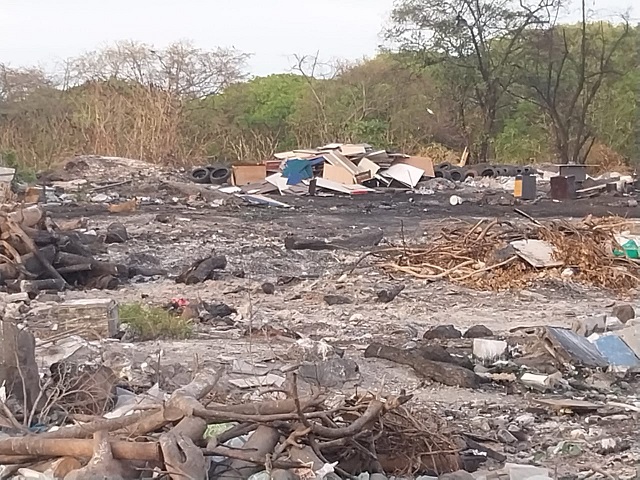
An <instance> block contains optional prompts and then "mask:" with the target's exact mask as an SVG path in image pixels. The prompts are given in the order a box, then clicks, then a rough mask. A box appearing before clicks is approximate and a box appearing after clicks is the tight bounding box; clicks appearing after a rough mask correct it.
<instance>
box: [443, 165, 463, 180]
mask: <svg viewBox="0 0 640 480" xmlns="http://www.w3.org/2000/svg"><path fill="white" fill-rule="evenodd" d="M447 173H448V174H449V177H450V178H451V180H453V181H454V182H461V181H462V180H464V178H465V177H464V173H465V172H464V170H462V169H461V168H456V167H452V168H450V169H449V170H447Z"/></svg>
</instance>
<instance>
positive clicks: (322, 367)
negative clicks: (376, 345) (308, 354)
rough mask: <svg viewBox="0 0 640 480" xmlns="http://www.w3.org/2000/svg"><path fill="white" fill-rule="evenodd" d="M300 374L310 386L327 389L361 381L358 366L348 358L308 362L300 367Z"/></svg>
mask: <svg viewBox="0 0 640 480" xmlns="http://www.w3.org/2000/svg"><path fill="white" fill-rule="evenodd" d="M298 374H299V375H300V378H302V379H303V380H304V381H305V382H307V383H308V384H310V385H315V386H318V387H326V388H336V387H342V386H343V385H344V384H345V383H346V382H355V381H358V380H360V368H359V367H358V364H357V363H356V362H354V361H353V360H349V359H348V358H332V359H330V360H326V361H323V362H313V363H311V362H306V363H303V364H302V365H300V368H299V369H298Z"/></svg>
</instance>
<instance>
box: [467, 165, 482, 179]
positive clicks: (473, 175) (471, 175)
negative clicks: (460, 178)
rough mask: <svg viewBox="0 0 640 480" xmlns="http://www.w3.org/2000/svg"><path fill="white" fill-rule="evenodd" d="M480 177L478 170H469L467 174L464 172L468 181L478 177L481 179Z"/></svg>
mask: <svg viewBox="0 0 640 480" xmlns="http://www.w3.org/2000/svg"><path fill="white" fill-rule="evenodd" d="M479 176H480V174H479V173H478V172H477V171H476V170H474V169H472V168H470V169H469V170H467V171H466V172H464V178H465V180H466V179H467V178H476V177H479Z"/></svg>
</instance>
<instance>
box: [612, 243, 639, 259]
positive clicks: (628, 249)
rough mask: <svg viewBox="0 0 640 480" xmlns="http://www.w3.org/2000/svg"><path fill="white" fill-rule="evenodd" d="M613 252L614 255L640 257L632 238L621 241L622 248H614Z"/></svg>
mask: <svg viewBox="0 0 640 480" xmlns="http://www.w3.org/2000/svg"><path fill="white" fill-rule="evenodd" d="M613 254H614V255H615V256H616V257H627V258H640V251H639V247H638V244H637V243H636V242H635V241H634V240H627V241H626V242H625V243H623V244H622V250H620V249H619V248H614V249H613Z"/></svg>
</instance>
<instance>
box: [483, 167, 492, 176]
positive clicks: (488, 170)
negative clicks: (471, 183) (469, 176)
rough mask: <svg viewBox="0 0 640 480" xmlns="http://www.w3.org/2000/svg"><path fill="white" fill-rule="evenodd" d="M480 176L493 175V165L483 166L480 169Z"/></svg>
mask: <svg viewBox="0 0 640 480" xmlns="http://www.w3.org/2000/svg"><path fill="white" fill-rule="evenodd" d="M480 176H482V177H495V176H496V171H495V169H494V168H493V167H485V168H483V169H482V170H480Z"/></svg>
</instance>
